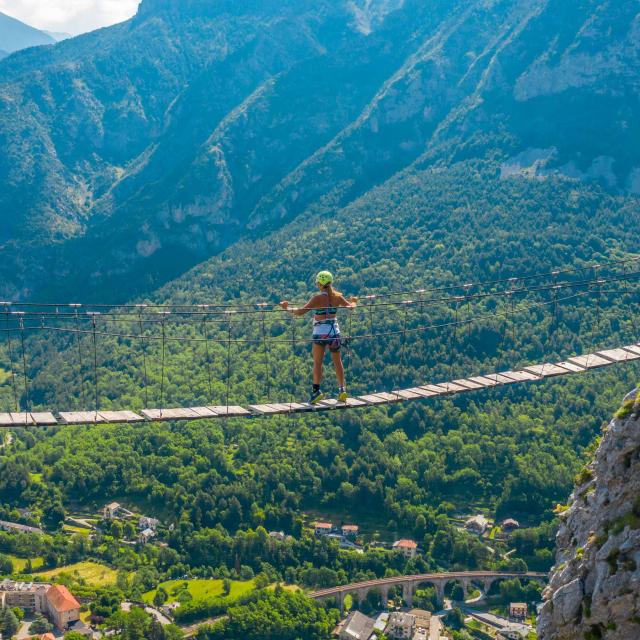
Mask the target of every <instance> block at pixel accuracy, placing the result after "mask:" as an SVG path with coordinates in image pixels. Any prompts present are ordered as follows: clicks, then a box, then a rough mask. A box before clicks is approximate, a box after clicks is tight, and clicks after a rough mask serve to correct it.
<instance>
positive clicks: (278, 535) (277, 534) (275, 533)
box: [269, 531, 285, 542]
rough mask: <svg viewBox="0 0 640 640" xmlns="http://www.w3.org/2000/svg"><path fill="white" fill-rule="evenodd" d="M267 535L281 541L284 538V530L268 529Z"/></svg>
mask: <svg viewBox="0 0 640 640" xmlns="http://www.w3.org/2000/svg"><path fill="white" fill-rule="evenodd" d="M269 537H270V538H273V539H274V540H280V542H283V541H284V539H285V535H284V531H269Z"/></svg>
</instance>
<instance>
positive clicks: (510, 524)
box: [502, 518, 520, 533]
mask: <svg viewBox="0 0 640 640" xmlns="http://www.w3.org/2000/svg"><path fill="white" fill-rule="evenodd" d="M519 528H520V523H519V522H518V521H517V520H514V519H513V518H507V519H506V520H503V521H502V531H503V533H511V532H512V531H515V530H516V529H519Z"/></svg>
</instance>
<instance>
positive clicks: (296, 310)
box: [280, 296, 317, 316]
mask: <svg viewBox="0 0 640 640" xmlns="http://www.w3.org/2000/svg"><path fill="white" fill-rule="evenodd" d="M314 302H315V296H314V297H313V298H311V300H309V302H307V304H305V305H304V307H290V306H289V301H288V300H283V301H282V302H281V303H280V306H281V307H282V308H283V309H284V310H285V311H288V312H289V313H290V314H292V315H294V316H303V315H304V314H305V313H307V311H311V310H312V309H316V308H317V307H316V306H314Z"/></svg>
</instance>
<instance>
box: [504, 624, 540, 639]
mask: <svg viewBox="0 0 640 640" xmlns="http://www.w3.org/2000/svg"><path fill="white" fill-rule="evenodd" d="M531 631H532V629H531V627H528V626H527V625H526V624H517V623H513V624H510V625H508V626H506V627H503V628H502V629H500V630H499V631H498V633H497V634H496V640H526V638H527V637H528V636H529V633H530V632H531Z"/></svg>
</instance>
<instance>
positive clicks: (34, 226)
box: [0, 0, 640, 300]
mask: <svg viewBox="0 0 640 640" xmlns="http://www.w3.org/2000/svg"><path fill="white" fill-rule="evenodd" d="M638 33H639V28H638V16H637V5H636V3H634V2H632V1H631V0H626V1H623V2H615V3H612V2H605V1H603V0H598V1H596V0H580V2H577V3H570V4H567V3H564V2H561V0H537V1H536V2H533V3H532V2H530V1H529V0H526V1H525V0H499V1H496V2H489V3H487V2H484V1H482V2H481V1H476V2H471V3H469V2H457V1H456V2H443V1H440V0H436V1H434V2H430V3H424V2H420V1H418V0H406V1H405V2H400V1H397V2H389V1H383V0H379V1H378V2H366V3H355V2H345V1H343V0H324V1H323V2H320V3H318V2H314V3H310V2H277V3H276V2H269V1H267V0H260V1H259V2H241V3H237V2H234V3H230V2H205V1H204V0H193V1H190V2H181V3H173V2H163V1H160V0H144V1H143V2H142V5H141V7H140V11H139V13H138V15H137V16H136V17H135V18H133V19H132V20H131V21H129V22H127V23H124V24H121V25H116V26H114V27H111V28H109V29H104V30H101V31H98V32H95V33H92V34H88V35H86V36H82V37H80V38H76V39H73V40H72V41H67V42H63V43H61V44H59V45H57V46H56V47H55V48H54V49H52V50H47V52H46V55H45V53H44V52H40V51H28V52H25V53H23V54H21V55H18V56H13V57H12V58H11V60H10V61H6V62H4V63H3V64H2V65H1V66H0V144H1V146H2V148H3V150H5V153H3V155H2V157H1V158H0V179H2V181H3V183H4V185H5V188H4V189H3V191H2V194H0V246H1V247H2V251H3V254H4V256H5V259H4V260H3V261H2V264H1V266H0V276H1V278H0V282H2V285H0V286H2V289H0V291H2V292H3V294H4V295H5V296H14V295H19V296H23V297H26V296H29V297H32V296H39V297H43V296H47V297H50V296H53V295H54V294H57V295H59V296H63V297H74V296H75V295H77V294H78V293H79V292H82V293H83V295H84V296H85V297H86V296H91V297H93V298H94V299H97V298H102V299H105V300H114V299H116V297H118V299H122V295H123V294H125V295H131V294H134V293H139V292H144V291H150V290H152V289H153V288H155V287H156V286H158V285H159V284H162V283H163V282H164V281H166V280H168V279H170V278H172V277H175V276H177V275H179V274H180V273H182V272H183V271H184V270H186V269H187V268H188V267H190V266H192V265H193V264H195V263H197V262H199V261H201V260H202V259H204V258H206V257H207V256H209V255H212V254H215V253H216V252H218V251H219V250H220V249H222V248H224V247H225V246H227V245H228V244H229V243H232V242H234V241H235V240H236V239H237V238H238V237H240V236H242V235H244V234H245V233H247V232H249V233H250V234H251V235H252V236H260V235H262V234H263V233H265V232H266V231H268V229H269V228H273V227H274V226H275V227H277V226H280V225H281V224H282V223H283V221H287V220H290V219H292V218H293V217H295V216H296V215H298V214H300V213H302V212H304V211H305V210H306V208H307V207H309V206H315V205H318V204H319V203H322V206H323V207H324V208H325V211H326V214H327V215H329V216H330V215H333V213H334V211H335V209H336V207H339V206H343V205H345V204H347V203H349V202H351V201H353V199H354V198H356V197H358V196H359V195H361V194H363V193H366V192H367V191H368V190H370V189H371V188H372V187H374V186H375V185H377V184H380V183H382V182H383V181H384V180H386V179H387V178H389V177H391V176H392V175H394V174H395V173H396V172H397V171H399V170H402V169H403V168H405V167H407V166H409V165H411V164H412V163H413V162H415V161H416V160H419V161H420V163H421V164H422V166H428V165H429V164H431V163H434V162H442V163H448V162H452V161H455V160H457V159H464V158H470V157H485V156H487V155H495V156H496V157H498V158H500V159H501V161H502V171H503V172H504V173H505V174H509V173H513V172H517V171H520V170H522V169H528V170H529V171H530V172H533V173H536V172H537V173H544V172H548V171H551V170H555V169H557V170H560V171H561V172H563V173H566V174H568V175H572V176H574V177H578V178H593V179H599V180H601V181H603V182H604V183H605V184H606V185H607V186H608V187H609V188H611V189H613V190H615V191H625V190H628V191H632V192H633V191H637V190H638V185H637V171H638V167H639V166H640V161H639V160H638V157H637V145H635V144H634V143H633V140H635V139H636V138H637V137H638V131H637V122H638V121H639V119H638V78H637V69H638V64H637V63H638V60H637V56H638ZM36 256H37V260H36Z"/></svg>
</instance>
